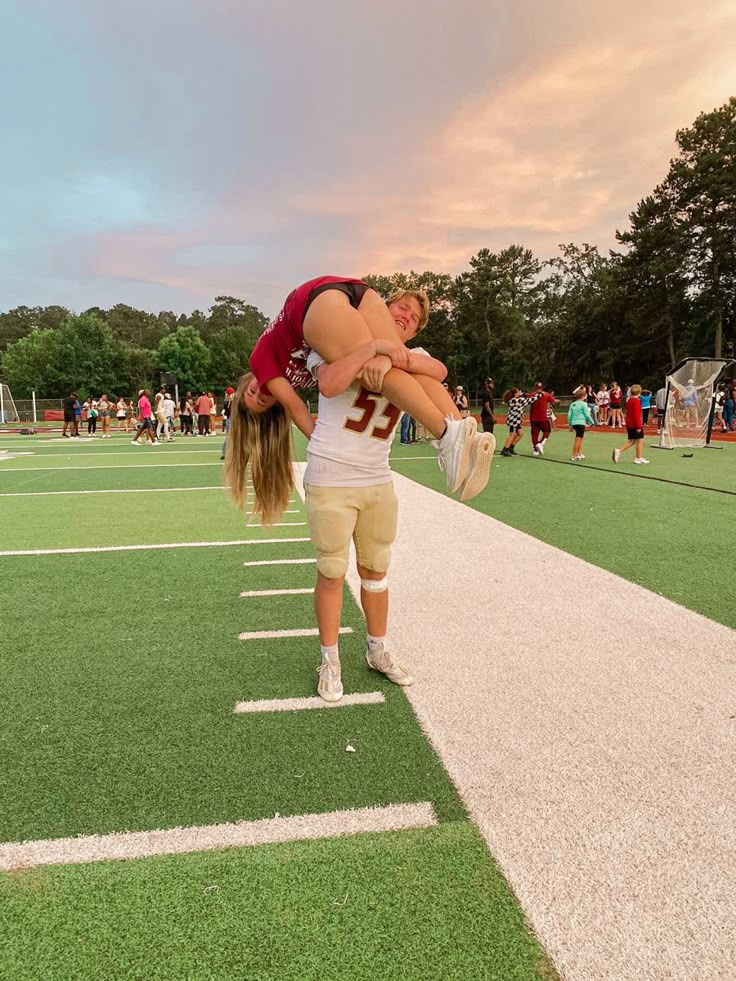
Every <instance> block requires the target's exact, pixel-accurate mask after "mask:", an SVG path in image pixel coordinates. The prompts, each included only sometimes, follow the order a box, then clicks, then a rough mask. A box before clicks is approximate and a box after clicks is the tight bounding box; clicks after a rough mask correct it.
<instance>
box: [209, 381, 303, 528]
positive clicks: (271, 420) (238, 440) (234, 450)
mask: <svg viewBox="0 0 736 981" xmlns="http://www.w3.org/2000/svg"><path fill="white" fill-rule="evenodd" d="M252 378H253V375H252V374H251V373H250V372H248V374H246V375H243V376H242V378H241V379H240V381H239V382H238V387H237V390H236V392H235V395H233V401H232V411H231V413H230V430H229V432H228V434H227V450H226V453H225V465H224V467H223V473H224V476H225V483H226V484H227V485H228V486H229V489H230V497H231V498H232V500H233V503H234V504H235V505H236V506H237V507H238V508H240V510H241V511H245V508H246V504H247V501H248V483H247V480H248V475H249V472H250V477H251V480H252V483H253V492H254V495H255V499H254V503H253V514H260V515H261V521H262V523H263V524H264V525H270V524H273V523H274V521H277V520H278V519H279V518H280V517H281V515H282V514H283V513H284V511H285V510H286V507H287V504H288V502H289V498H290V497H291V494H292V491H293V490H294V474H293V472H292V468H291V461H292V459H293V453H292V444H291V420H290V418H289V415H288V413H287V411H286V409H285V408H284V407H283V405H282V404H281V403H280V402H275V403H274V404H273V405H272V406H271V408H270V409H267V410H266V411H265V412H251V411H250V410H249V409H247V408H246V406H245V404H244V402H243V394H244V393H245V390H246V388H247V387H248V385H249V384H250V382H251V379H252Z"/></svg>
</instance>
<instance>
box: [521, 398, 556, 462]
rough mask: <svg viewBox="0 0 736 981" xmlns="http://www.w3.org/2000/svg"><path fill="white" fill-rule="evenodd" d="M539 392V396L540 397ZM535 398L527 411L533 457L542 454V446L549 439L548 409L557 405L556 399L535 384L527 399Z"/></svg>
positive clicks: (550, 425)
mask: <svg viewBox="0 0 736 981" xmlns="http://www.w3.org/2000/svg"><path fill="white" fill-rule="evenodd" d="M540 392H541V395H540ZM534 396H536V398H535V400H534V402H533V404H532V407H531V409H530V410H529V422H530V423H531V426H532V453H533V454H534V456H542V455H543V454H544V446H545V443H546V442H547V440H548V439H549V434H550V431H551V429H552V424H551V423H550V420H549V407H550V406H551V405H557V399H556V398H555V397H554V395H551V394H550V393H549V392H545V390H544V385H543V384H542V383H541V382H537V384H536V385H535V386H534V391H533V392H530V393H529V395H528V396H527V398H529V399H531V398H533V397H534Z"/></svg>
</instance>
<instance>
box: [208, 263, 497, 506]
mask: <svg viewBox="0 0 736 981" xmlns="http://www.w3.org/2000/svg"><path fill="white" fill-rule="evenodd" d="M428 318H429V301H428V299H427V296H426V294H425V293H423V292H422V291H421V290H399V291H397V292H396V293H395V294H393V295H392V296H391V297H389V299H388V300H387V301H384V300H383V299H382V298H381V297H380V296H379V295H378V293H376V291H375V290H373V289H371V288H370V287H369V286H368V285H367V284H366V283H363V282H362V281H361V280H359V279H350V278H345V277H339V276H321V277H319V278H317V279H313V280H310V281H309V282H307V283H303V284H302V285H301V286H298V287H297V288H296V289H295V290H292V292H291V293H290V294H289V296H288V297H287V299H286V302H285V304H284V307H283V309H282V310H281V312H280V313H279V315H278V316H277V317H276V319H275V320H274V321H273V322H272V323H271V324H270V325H269V326H268V327H267V328H266V330H265V331H264V333H263V334H262V335H261V337H260V338H259V339H258V342H257V343H256V346H255V347H254V349H253V352H252V354H251V357H250V367H251V371H252V375H250V376H244V377H243V379H241V383H240V385H239V386H238V392H237V394H236V397H235V400H234V404H235V405H236V406H237V409H236V412H234V413H233V415H232V417H231V426H232V434H233V438H232V440H228V454H229V455H228V457H227V460H226V470H228V471H229V474H230V477H231V480H230V483H231V488H232V485H233V481H237V480H239V479H240V477H241V476H244V474H245V469H246V468H247V467H248V466H249V465H251V464H252V473H253V486H254V490H255V493H256V499H257V501H261V502H263V500H264V499H265V497H267V498H268V499H269V501H270V502H271V503H270V505H269V506H268V507H267V508H266V511H267V512H268V513H269V514H276V513H278V503H277V502H279V501H281V500H282V499H284V496H285V495H287V493H290V491H291V488H290V486H289V480H288V479H287V474H286V467H285V464H284V460H285V458H286V457H287V456H288V454H289V453H290V446H288V445H284V441H285V440H287V439H288V433H290V428H289V426H288V425H286V426H285V425H284V424H283V420H281V419H280V418H279V419H276V418H275V415H276V414H277V413H278V412H279V411H280V412H284V410H285V412H286V413H288V416H289V417H290V418H291V420H293V421H294V423H295V424H296V425H297V426H298V427H299V429H301V431H302V432H303V433H304V435H305V436H307V438H309V437H310V436H311V434H312V430H313V429H314V421H313V419H312V417H311V414H310V413H309V410H308V409H307V406H306V405H305V404H304V402H303V401H302V399H301V398H300V397H299V396H298V395H297V390H298V389H300V388H306V387H309V386H312V385H314V379H313V378H312V375H311V373H310V372H309V371H308V369H307V366H306V365H307V358H308V356H309V354H310V353H311V352H312V351H315V352H317V353H318V354H319V355H320V356H321V357H322V358H323V360H324V361H325V362H326V363H328V364H331V363H334V362H338V361H339V362H340V363H341V365H342V366H343V368H342V369H341V371H344V372H348V373H349V374H350V375H351V377H350V379H349V381H350V382H352V381H353V380H354V379H356V378H358V379H360V380H361V381H362V383H363V385H364V387H365V388H366V389H367V390H369V391H371V392H380V393H381V394H382V395H383V396H384V397H385V398H387V399H388V400H389V401H390V402H391V404H392V405H394V406H396V407H397V408H399V409H401V410H402V411H404V412H406V413H408V414H409V415H411V416H413V417H414V418H415V419H416V420H417V421H418V422H419V423H421V424H422V425H423V426H424V427H425V429H427V430H428V431H429V432H430V433H431V434H432V435H433V437H434V438H435V439H437V441H438V449H439V456H440V466H441V467H442V468H443V469H444V470H445V471H446V474H447V486H448V489H449V490H450V491H451V492H455V491H459V490H462V492H463V494H464V495H465V497H464V499H469V498H470V497H471V496H475V494H477V493H479V492H480V491H481V490H482V489H483V487H484V486H485V484H486V483H487V481H488V477H489V475H490V462H489V461H490V456H492V453H490V454H489V453H488V452H487V450H488V446H489V441H488V439H487V437H488V434H479V433H478V432H477V428H478V424H477V422H476V420H475V419H474V418H472V417H469V418H467V419H461V418H460V413H459V412H458V411H457V409H456V408H455V406H454V405H453V403H452V400H451V399H450V397H449V394H448V392H447V391H446V390H445V388H444V387H443V385H442V380H443V379H444V377H445V375H446V374H447V369H446V368H445V366H444V365H442V364H441V363H440V362H438V361H436V360H435V359H433V358H430V357H428V356H426V355H421V354H417V353H416V352H414V351H410V350H409V349H408V348H407V347H405V345H404V343H403V334H404V332H405V331H406V330H409V329H410V330H411V335H410V336H413V335H414V334H415V333H417V332H418V331H419V330H421V329H422V327H424V326H425V325H426V323H427V320H428ZM438 365H439V367H440V369H441V376H438V375H437V373H436V372H435V371H434V370H429V367H428V366H430V367H431V368H432V369H433V368H434V367H435V366H438ZM322 394H324V395H326V397H328V398H329V397H330V393H329V392H323V393H322ZM286 421H287V423H288V422H289V419H288V418H287V420H286ZM482 437H485V440H482V439H481V438H482ZM259 488H260V489H261V490H262V491H263V496H262V495H261V494H260V493H259ZM231 493H232V489H231ZM236 493H237V491H236Z"/></svg>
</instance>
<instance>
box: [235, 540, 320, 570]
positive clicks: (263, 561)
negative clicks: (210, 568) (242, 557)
mask: <svg viewBox="0 0 736 981" xmlns="http://www.w3.org/2000/svg"><path fill="white" fill-rule="evenodd" d="M301 541H305V542H308V541H309V539H308V538H303V539H301ZM316 562H317V560H316V559H258V560H256V561H255V562H244V563H243V565H244V566H252V565H314V564H316Z"/></svg>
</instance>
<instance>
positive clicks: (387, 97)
mask: <svg viewBox="0 0 736 981" xmlns="http://www.w3.org/2000/svg"><path fill="white" fill-rule="evenodd" d="M0 9H1V10H2V18H1V21H0V22H1V23H2V38H3V49H2V59H1V60H0V80H1V82H2V86H1V88H0V91H1V92H2V102H3V133H4V139H3V150H2V153H1V154H0V178H1V179H0V253H1V254H2V266H1V267H0V310H7V309H9V308H10V307H12V306H15V305H18V304H21V303H24V304H28V305H36V304H41V305H46V304H51V303H61V304H64V305H66V306H69V307H71V308H72V309H75V310H82V309H84V308H86V307H89V306H92V305H100V306H105V307H109V306H112V305H113V304H114V303H119V302H122V303H129V304H131V305H133V306H136V307H141V308H144V309H147V310H152V311H158V310H160V309H170V310H174V311H176V312H188V311H190V310H192V309H194V308H196V307H198V308H200V309H206V308H207V307H209V306H210V305H211V303H212V301H213V299H214V297H215V296H216V295H218V294H221V293H227V294H231V295H235V296H239V297H241V298H243V299H245V300H246V301H248V302H250V303H254V304H256V305H257V306H258V307H260V308H261V309H262V310H264V311H265V312H266V313H268V314H273V313H275V312H276V310H277V309H278V307H279V306H280V305H281V301H282V300H283V298H284V296H285V295H286V293H287V292H288V291H289V289H291V287H293V286H295V285H296V284H297V283H299V282H301V281H303V280H306V279H309V278H311V277H313V276H319V275H323V274H326V273H334V274H337V275H346V276H350V275H361V274H366V273H369V272H384V273H390V272H395V271H399V270H405V271H408V270H410V269H412V268H413V269H416V270H424V269H431V270H433V271H435V272H450V273H457V272H459V271H461V270H462V269H463V268H465V267H466V265H467V260H468V258H469V257H470V256H471V255H472V254H473V253H475V252H476V251H477V250H478V249H480V248H483V247H488V248H491V249H499V248H503V247H504V246H506V245H509V244H512V243H519V244H522V245H525V246H528V247H529V248H531V249H533V250H534V251H535V252H536V253H537V254H538V255H540V256H542V257H548V256H550V255H552V254H553V253H554V252H555V251H556V247H557V245H558V243H560V242H568V241H574V242H578V243H582V242H589V243H595V244H597V245H599V246H600V247H602V248H604V249H605V248H609V247H612V246H613V245H614V244H615V239H614V232H615V229H616V228H617V227H618V228H621V227H624V226H625V225H626V221H627V215H628V213H629V212H630V211H631V210H632V209H633V208H634V206H635V205H636V203H637V201H638V200H639V199H640V198H641V197H642V196H644V195H645V194H647V193H648V192H649V191H651V189H652V188H653V187H654V185H655V184H656V183H657V182H658V181H659V180H661V178H662V177H663V176H664V174H665V173H666V170H667V166H668V162H669V159H670V157H671V156H672V155H673V153H674V150H675V147H674V134H675V130H676V129H677V128H679V127H683V126H687V125H689V124H690V123H691V122H692V121H693V119H694V118H695V116H696V115H697V114H698V113H699V112H700V111H703V110H710V109H712V108H714V107H716V106H718V105H721V104H722V103H724V102H725V101H726V99H727V98H728V97H729V96H731V95H736V56H735V55H734V52H735V51H736V3H734V0H704V2H700V3H693V2H692V0H688V2H681V0H639V2H631V0H619V3H618V4H617V5H615V6H614V5H612V4H608V3H606V4H604V3H599V2H595V0H593V2H587V3H583V2H577V0H555V2H552V0H527V2H526V3H523V4H518V3H511V2H510V0H507V2H500V0H454V2H453V3H449V2H447V0H372V2H371V3H357V2H355V0H316V2H312V3H306V2H302V0H266V2H262V0H261V2H259V3H252V2H250V0H206V2H205V0H124V2H123V0H120V2H118V0H67V2H63V3H62V2H59V0H0Z"/></svg>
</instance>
